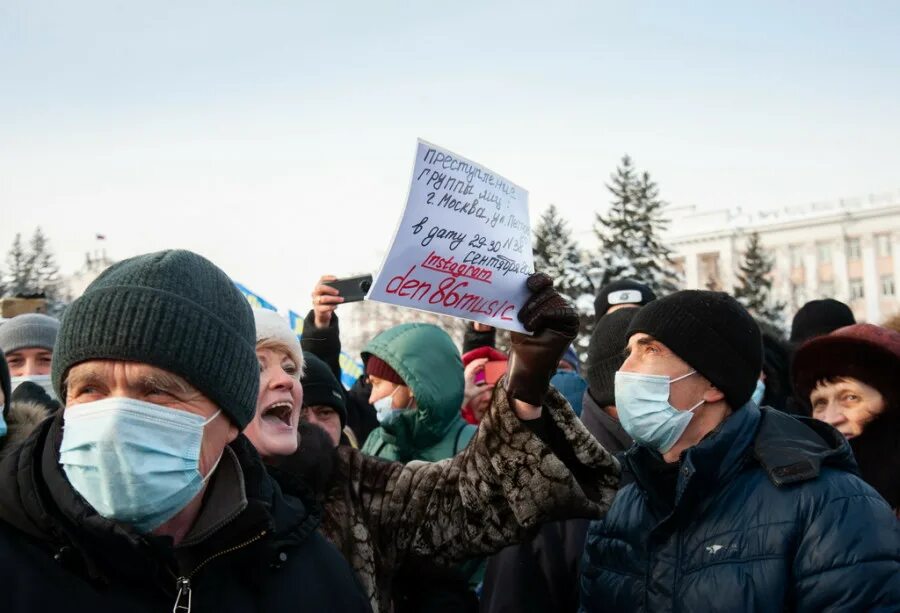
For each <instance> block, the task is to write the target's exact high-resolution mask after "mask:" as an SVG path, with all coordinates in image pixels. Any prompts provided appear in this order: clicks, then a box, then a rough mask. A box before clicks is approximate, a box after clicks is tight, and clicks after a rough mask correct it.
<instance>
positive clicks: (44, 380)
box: [10, 375, 56, 400]
mask: <svg viewBox="0 0 900 613" xmlns="http://www.w3.org/2000/svg"><path fill="white" fill-rule="evenodd" d="M10 383H12V390H13V391H16V388H18V387H19V386H20V385H22V384H23V383H34V384H35V385H39V386H40V387H41V388H43V390H44V391H45V392H47V395H48V396H50V398H52V399H53V400H56V390H55V389H53V382H52V381H51V380H50V375H22V376H20V377H13V378H12V380H11V381H10Z"/></svg>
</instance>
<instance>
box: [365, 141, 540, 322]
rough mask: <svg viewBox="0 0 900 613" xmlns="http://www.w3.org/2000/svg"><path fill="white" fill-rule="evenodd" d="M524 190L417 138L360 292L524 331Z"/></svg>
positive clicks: (527, 269) (527, 260)
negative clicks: (404, 183) (393, 218)
mask: <svg viewBox="0 0 900 613" xmlns="http://www.w3.org/2000/svg"><path fill="white" fill-rule="evenodd" d="M533 271H534V263H533V259H532V252H531V226H530V224H529V222H528V192H527V191H525V190H524V189H522V188H521V187H519V186H518V185H516V184H515V183H513V182H512V181H509V180H507V179H505V178H503V177H501V176H500V175H498V174H497V173H495V172H492V171H491V170H488V169H487V168H485V167H483V166H481V165H479V164H476V163H475V162H472V161H470V160H467V159H466V158H464V157H461V156H458V155H456V154H454V153H451V152H449V151H447V150H446V149H441V148H440V147H437V146H435V145H431V144H429V143H427V142H425V141H423V140H419V142H418V144H417V146H416V163H415V166H414V168H413V175H412V182H411V184H410V188H409V198H408V199H407V202H406V209H405V210H404V212H403V216H402V217H401V219H400V225H399V226H398V227H397V232H396V233H395V235H394V240H393V242H392V243H391V248H390V250H389V252H388V254H387V257H385V260H384V264H383V265H382V267H381V271H380V272H379V273H378V276H377V278H376V279H375V282H374V283H373V284H372V289H371V290H369V294H368V296H367V298H368V299H369V300H377V301H379V302H387V303H390V304H395V305H399V306H404V307H409V308H413V309H419V310H422V311H430V312H433V313H441V314H444V315H452V316H454V317H460V318H463V319H470V320H473V321H478V322H481V323H485V324H488V325H491V326H494V327H497V328H505V329H507V330H514V331H518V332H522V331H524V330H523V328H522V325H521V324H520V323H519V320H518V318H517V317H516V315H517V314H518V312H519V309H520V308H521V306H522V304H523V303H524V301H525V299H526V298H527V297H528V291H527V290H526V288H525V280H526V279H527V278H528V275H530V274H531V273H532V272H533Z"/></svg>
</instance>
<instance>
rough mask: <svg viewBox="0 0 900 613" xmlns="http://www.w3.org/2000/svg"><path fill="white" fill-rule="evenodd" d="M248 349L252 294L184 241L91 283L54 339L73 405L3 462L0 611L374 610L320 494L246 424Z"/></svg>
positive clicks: (251, 384)
mask: <svg viewBox="0 0 900 613" xmlns="http://www.w3.org/2000/svg"><path fill="white" fill-rule="evenodd" d="M253 347H254V320H253V315H252V313H251V310H250V306H249V305H248V303H247V301H246V299H245V298H244V297H243V296H242V295H241V293H240V292H239V291H238V290H237V288H236V287H235V286H234V284H233V283H232V281H231V280H230V279H229V278H228V277H227V276H226V275H225V273H224V272H223V271H222V270H220V269H219V268H217V267H216V266H215V265H214V264H212V263H211V262H209V261H208V260H206V259H204V258H202V257H201V256H199V255H197V254H194V253H191V252H189V251H180V250H174V251H163V252H158V253H152V254H147V255H142V256H137V257H134V258H130V259H127V260H124V261H122V262H118V263H116V264H114V265H113V266H111V267H110V268H108V269H107V270H106V271H104V272H103V273H102V274H101V275H100V276H99V277H98V278H97V279H96V280H95V281H94V282H93V283H91V285H90V286H88V288H87V290H86V291H85V293H84V295H82V296H81V297H80V298H78V299H77V300H76V301H75V302H73V303H72V304H71V305H70V306H69V308H68V310H67V312H66V317H65V319H64V321H63V323H62V326H61V328H60V331H59V336H58V338H57V343H56V347H55V351H54V355H53V372H52V380H53V384H54V388H55V390H56V392H57V394H58V397H59V398H62V399H65V408H64V409H63V410H62V411H60V412H58V413H57V414H56V415H55V416H54V417H52V418H51V419H48V420H46V421H44V422H43V423H42V424H41V425H40V426H39V427H38V428H37V429H36V430H34V432H32V434H31V435H30V436H29V437H28V438H27V439H26V440H25V442H24V443H22V444H21V445H20V446H18V448H17V449H15V450H14V451H13V453H11V454H9V455H7V456H6V458H4V460H3V461H2V463H0V573H2V575H3V577H4V579H5V580H6V582H7V585H6V587H5V589H4V590H2V591H0V610H2V611H3V612H4V613H19V612H23V613H24V612H26V611H28V612H30V611H63V610H68V611H92V612H98V613H102V612H104V611H110V612H112V611H116V612H119V611H129V612H132V613H145V612H146V613H149V612H151V611H163V610H174V611H177V612H180V613H193V612H200V611H219V612H229V611H235V612H237V611H272V612H277V611H296V610H297V608H298V606H300V607H303V608H307V609H309V610H316V611H326V610H327V611H360V612H362V611H368V610H369V604H368V601H367V599H366V598H365V595H364V594H363V593H362V590H361V588H360V586H359V584H358V582H357V581H356V578H355V576H354V574H353V571H352V570H351V568H350V566H349V565H348V564H347V562H346V561H345V560H344V559H343V558H342V557H341V555H340V553H339V552H338V551H337V550H336V549H335V548H334V546H332V545H331V544H329V543H328V542H327V541H326V540H325V539H324V538H323V537H322V536H321V535H320V534H319V533H318V532H317V531H316V526H317V525H318V522H319V516H318V515H317V514H316V513H315V511H314V509H315V503H314V501H310V506H306V504H305V503H304V501H303V500H301V499H299V498H296V497H293V496H286V495H284V494H283V493H282V491H281V489H280V488H279V487H278V485H277V484H276V483H275V481H274V480H273V479H272V478H271V477H269V476H268V474H267V472H266V470H265V468H264V466H263V464H262V462H261V461H260V458H259V454H258V453H257V452H256V450H255V449H254V448H253V446H252V445H251V444H250V443H249V441H248V440H247V439H246V438H245V437H244V436H243V435H241V431H242V430H243V429H244V428H245V427H246V426H247V425H248V423H249V422H250V421H251V419H252V418H253V414H254V412H255V405H256V398H257V392H258V389H259V372H260V369H259V364H258V361H257V357H256V355H255V352H254V349H253Z"/></svg>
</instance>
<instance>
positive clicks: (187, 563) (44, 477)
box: [0, 414, 319, 590]
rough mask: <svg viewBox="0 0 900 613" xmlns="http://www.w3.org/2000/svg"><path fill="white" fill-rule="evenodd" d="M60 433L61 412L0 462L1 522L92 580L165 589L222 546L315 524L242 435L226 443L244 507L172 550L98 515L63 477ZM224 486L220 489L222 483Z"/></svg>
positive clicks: (299, 535) (299, 536)
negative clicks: (241, 486)
mask: <svg viewBox="0 0 900 613" xmlns="http://www.w3.org/2000/svg"><path fill="white" fill-rule="evenodd" d="M61 439H62V415H61V414H60V415H57V416H56V417H55V418H54V419H52V420H48V421H47V422H45V423H44V424H42V425H41V427H40V428H38V429H37V430H36V431H35V432H34V433H33V434H32V436H31V437H29V439H27V440H26V441H25V443H24V444H23V445H22V446H21V447H20V448H19V449H18V450H17V452H16V453H15V454H12V455H11V456H9V457H7V458H6V459H5V460H4V461H3V464H2V466H0V520H3V521H5V522H7V523H9V524H12V525H13V526H15V527H16V528H18V529H19V530H21V531H23V532H25V533H27V534H29V535H31V536H32V537H34V538H35V539H36V540H38V541H40V542H41V543H43V546H44V547H45V548H46V549H48V550H49V551H50V552H51V554H53V555H57V556H58V559H60V561H61V562H62V563H64V564H67V565H68V566H71V567H72V569H73V570H75V571H76V572H81V573H82V574H84V575H86V576H87V577H88V578H89V579H91V580H93V581H97V582H101V583H103V582H110V581H117V580H125V581H134V582H136V583H140V584H146V583H148V582H156V583H159V584H160V585H161V586H163V588H164V589H167V590H170V589H171V586H173V585H174V581H173V575H176V576H177V575H179V574H186V573H189V572H190V571H191V570H192V569H193V568H194V567H196V566H197V565H198V564H200V563H201V562H202V561H203V560H205V559H208V558H209V557H210V556H213V555H215V554H217V553H219V552H222V551H225V550H227V549H229V548H232V547H235V546H237V545H239V544H242V543H245V542H247V541H248V540H250V539H252V538H254V537H260V536H261V535H265V536H267V537H268V538H266V539H264V540H263V539H262V538H260V541H263V543H262V544H264V545H265V546H267V547H269V548H274V549H276V550H277V549H279V548H281V547H283V546H289V545H292V544H297V543H299V542H302V541H303V540H305V539H306V538H307V537H308V536H309V535H310V534H311V533H312V532H313V531H315V529H316V528H317V527H318V525H319V515H318V513H316V512H314V508H310V509H308V508H307V506H306V505H304V503H303V502H301V501H300V500H299V499H296V498H293V497H290V498H285V497H284V496H283V495H282V493H281V490H280V488H279V487H278V485H277V484H276V483H275V482H274V481H273V480H272V479H271V478H270V477H269V476H268V474H267V472H266V470H265V467H264V466H263V464H262V461H261V460H260V458H259V456H258V454H257V453H256V450H255V449H254V448H253V446H252V445H251V444H250V442H249V441H248V440H247V439H246V438H245V437H244V436H239V437H238V438H237V439H236V440H235V441H234V442H233V443H231V445H230V446H229V448H230V451H231V453H232V455H233V458H234V460H235V461H236V464H237V466H236V468H235V471H237V472H239V473H240V474H241V475H242V477H243V481H244V494H245V496H246V507H245V508H243V510H241V511H240V512H239V513H237V514H236V516H235V517H234V518H232V519H231V521H229V522H226V524H227V525H220V526H219V528H218V529H217V530H213V531H211V533H209V534H208V535H207V538H205V539H202V540H200V541H199V542H197V543H190V544H187V545H186V546H183V547H178V548H174V547H172V541H171V539H170V538H168V537H153V536H145V535H141V534H139V533H137V532H136V531H134V530H132V529H131V528H130V527H129V526H127V525H124V524H121V523H118V522H114V521H111V520H108V519H106V518H104V517H102V516H100V515H98V514H97V512H96V511H94V510H93V508H91V507H90V506H89V505H88V504H87V503H86V502H85V501H84V499H83V498H82V497H81V496H80V495H79V494H78V493H77V492H76V491H75V490H74V489H73V488H72V486H71V485H70V484H69V482H68V480H67V479H66V478H65V474H64V472H63V471H62V468H61V467H60V465H59V443H60V441H61ZM235 471H232V474H234V472H235ZM217 475H218V471H217ZM217 475H214V477H213V479H214V480H215V479H216V478H217ZM223 475H227V471H226V472H223ZM222 485H223V484H217V487H218V488H219V489H222ZM225 489H229V488H225ZM214 523H215V522H214ZM256 560H257V561H259V562H260V563H258V564H256V565H257V566H262V567H267V566H268V564H266V563H265V562H264V561H260V560H259V559H258V558H256Z"/></svg>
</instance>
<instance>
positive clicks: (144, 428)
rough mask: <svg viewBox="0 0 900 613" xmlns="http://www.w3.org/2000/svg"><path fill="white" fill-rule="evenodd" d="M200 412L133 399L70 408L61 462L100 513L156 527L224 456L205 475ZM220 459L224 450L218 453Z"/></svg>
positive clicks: (196, 491) (71, 480)
mask: <svg viewBox="0 0 900 613" xmlns="http://www.w3.org/2000/svg"><path fill="white" fill-rule="evenodd" d="M219 413H221V411H217V412H216V414H215V415H213V416H212V417H210V418H209V419H207V420H204V419H203V417H201V416H200V415H194V414H192V413H188V412H186V411H179V410H177V409H170V408H167V407H163V406H160V405H157V404H152V403H149V402H142V401H140V400H134V399H131V398H120V397H115V398H106V399H104V400H98V401H96V402H88V403H85V404H82V405H78V406H74V407H71V408H68V409H66V410H65V412H64V413H63V419H64V424H65V425H64V428H63V439H62V445H61V446H60V450H59V462H60V464H61V465H62V467H63V470H64V471H65V473H66V477H68V479H69V483H71V484H72V487H74V488H75V491H77V492H78V493H79V494H81V496H82V497H83V498H84V499H85V500H86V501H87V502H88V503H89V504H90V505H91V506H92V507H93V508H94V509H95V510H96V511H97V513H99V514H100V515H102V516H103V517H106V518H108V519H112V520H115V521H119V522H122V523H125V524H129V525H131V526H134V528H135V529H137V530H138V531H139V532H142V533H148V532H152V531H153V530H155V529H156V528H158V527H159V526H161V525H162V524H164V523H165V522H166V521H168V520H169V519H171V518H172V517H174V516H175V514H177V513H178V512H179V511H181V510H182V509H183V508H184V507H186V506H187V504H188V503H189V502H190V501H191V500H193V499H194V497H195V496H196V495H197V494H199V493H200V491H201V490H202V489H203V485H204V483H205V482H206V480H207V479H209V477H210V475H212V473H213V471H215V469H216V466H218V464H219V461H218V460H217V461H216V464H215V466H213V468H212V470H210V471H209V473H208V474H207V475H206V477H204V476H203V475H201V474H200V445H201V443H202V442H203V428H204V426H206V424H208V423H209V422H211V421H212V420H214V419H215V418H216V417H218V415H219ZM219 459H220V460H221V456H220V458H219Z"/></svg>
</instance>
